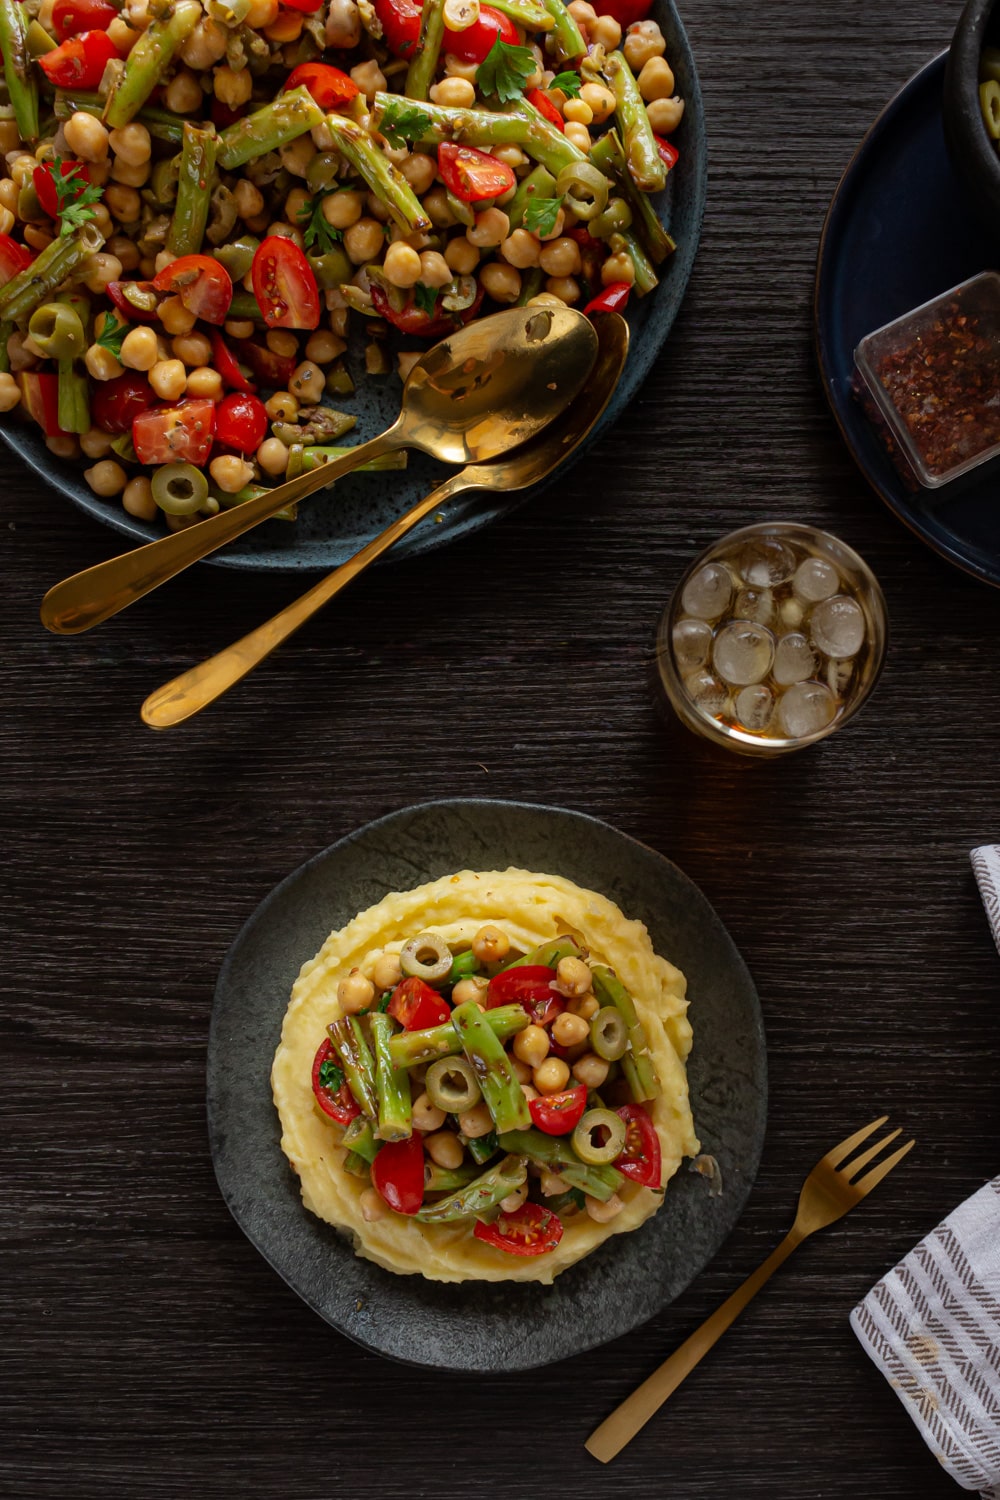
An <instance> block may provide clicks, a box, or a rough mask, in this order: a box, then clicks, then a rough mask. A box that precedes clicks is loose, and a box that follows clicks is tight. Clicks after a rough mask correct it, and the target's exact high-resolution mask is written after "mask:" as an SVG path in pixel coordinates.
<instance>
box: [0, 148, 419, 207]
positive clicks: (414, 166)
mask: <svg viewBox="0 0 1000 1500" xmlns="http://www.w3.org/2000/svg"><path fill="white" fill-rule="evenodd" d="M399 170H400V171H401V172H402V174H403V176H404V177H405V178H406V180H407V182H408V183H409V184H410V187H411V188H412V189H413V191H414V192H415V193H416V194H417V196H418V197H419V196H420V194H421V193H426V192H427V191H428V189H429V188H430V185H431V183H432V182H433V181H434V178H435V176H436V175H437V168H436V166H435V165H434V161H433V159H432V158H431V157H429V156H427V155H426V154H425V153H424V152H422V151H414V152H412V154H411V155H410V156H408V157H407V158H406V160H405V161H404V162H403V163H402V164H401V165H400V168H399ZM15 206H16V205H15Z"/></svg>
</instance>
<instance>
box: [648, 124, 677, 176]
mask: <svg viewBox="0 0 1000 1500" xmlns="http://www.w3.org/2000/svg"><path fill="white" fill-rule="evenodd" d="M653 140H654V141H655V142H656V149H657V151H659V153H660V160H661V161H662V162H664V163H665V164H666V166H667V168H668V170H669V168H670V167H675V166H676V165H677V162H678V161H679V159H680V154H681V153H680V152H679V151H678V149H677V147H676V146H672V145H671V144H670V142H669V141H665V140H664V139H663V137H662V135H657V134H656V132H655V131H654V132H653Z"/></svg>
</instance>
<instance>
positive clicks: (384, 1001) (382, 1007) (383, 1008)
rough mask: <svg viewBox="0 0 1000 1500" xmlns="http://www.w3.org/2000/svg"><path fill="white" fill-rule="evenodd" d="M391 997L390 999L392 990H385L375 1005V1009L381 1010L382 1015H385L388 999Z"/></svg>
mask: <svg viewBox="0 0 1000 1500" xmlns="http://www.w3.org/2000/svg"><path fill="white" fill-rule="evenodd" d="M391 999H392V990H386V992H385V994H384V995H383V996H382V998H381V1000H380V1001H379V1003H378V1004H377V1005H376V1007H375V1009H376V1010H377V1011H381V1013H382V1014H383V1015H385V1013H386V1011H387V1010H388V1009H389V1001H390V1000H391Z"/></svg>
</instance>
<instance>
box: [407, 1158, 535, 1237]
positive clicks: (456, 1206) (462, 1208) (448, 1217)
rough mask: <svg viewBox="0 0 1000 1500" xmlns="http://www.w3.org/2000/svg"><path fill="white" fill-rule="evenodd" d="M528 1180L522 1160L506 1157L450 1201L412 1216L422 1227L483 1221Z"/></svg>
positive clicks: (447, 1199)
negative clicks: (466, 1221)
mask: <svg viewBox="0 0 1000 1500" xmlns="http://www.w3.org/2000/svg"><path fill="white" fill-rule="evenodd" d="M527 1177H528V1169H527V1167H526V1166H525V1165H524V1162H523V1161H520V1160H518V1158H517V1157H516V1156H505V1157H504V1159H503V1161H501V1162H498V1163H497V1165H496V1166H495V1167H491V1168H490V1170H489V1171H488V1172H484V1173H483V1175H482V1176H481V1177H476V1178H474V1179H473V1181H472V1182H470V1183H469V1184H468V1185H467V1186H466V1187H463V1188H459V1190H458V1192H456V1193H452V1195H451V1197H450V1198H442V1199H441V1201H440V1202H439V1203H429V1204H428V1205H427V1206H426V1207H425V1208H422V1209H420V1211H419V1213H416V1214H414V1216H413V1217H414V1218H415V1219H419V1221H420V1222H421V1224H452V1223H454V1222H455V1221H456V1220H458V1219H481V1218H483V1217H484V1215H486V1214H488V1213H489V1212H490V1210H491V1209H494V1208H496V1207H498V1205H499V1204H500V1203H502V1202H503V1200H504V1198H506V1197H507V1196H508V1194H509V1193H512V1192H513V1191H514V1189H515V1188H519V1187H520V1186H521V1184H522V1182H526V1181H527Z"/></svg>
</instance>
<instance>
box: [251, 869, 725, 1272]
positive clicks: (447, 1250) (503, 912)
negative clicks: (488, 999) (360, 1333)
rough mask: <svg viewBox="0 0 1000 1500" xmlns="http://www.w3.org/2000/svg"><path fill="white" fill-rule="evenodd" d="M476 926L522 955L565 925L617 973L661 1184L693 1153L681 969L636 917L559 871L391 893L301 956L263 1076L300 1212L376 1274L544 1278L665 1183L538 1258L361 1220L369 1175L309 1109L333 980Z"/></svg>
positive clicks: (645, 1205)
mask: <svg viewBox="0 0 1000 1500" xmlns="http://www.w3.org/2000/svg"><path fill="white" fill-rule="evenodd" d="M485 923H494V924H496V925H497V926H498V927H500V928H502V929H503V931H504V932H506V933H507V935H508V936H509V938H510V940H511V943H512V945H513V946H514V947H515V948H517V949H518V950H519V951H521V952H528V951H529V950H530V949H532V948H535V947H537V946H538V945H539V944H540V943H543V942H546V941H547V940H549V939H551V938H554V937H556V936H559V935H561V934H564V933H565V934H571V935H572V936H574V937H575V938H576V939H577V940H578V942H579V943H580V944H581V946H582V947H583V948H585V949H586V950H588V952H589V956H590V958H591V960H593V961H594V962H597V963H603V964H608V965H610V966H611V967H612V968H613V969H614V970H615V971H616V973H617V974H618V976H619V978H620V979H621V981H622V983H623V984H624V985H625V986H626V988H627V989H628V990H629V991H630V992H631V994H632V996H633V998H634V1001H635V1006H636V1010H637V1012H638V1014H639V1018H640V1020H641V1021H642V1024H643V1026H644V1028H645V1031H646V1037H647V1040H648V1043H649V1051H650V1054H651V1056H652V1059H653V1062H654V1065H655V1067H656V1072H657V1076H658V1078H659V1081H660V1085H661V1093H660V1096H659V1098H657V1099H655V1100H653V1101H652V1102H650V1103H648V1104H647V1105H646V1108H647V1109H648V1110H649V1112H650V1114H651V1116H652V1118H653V1121H654V1124H655V1126H656V1130H657V1134H658V1135H659V1139H660V1146H661V1149H662V1153H663V1183H664V1184H665V1183H666V1182H667V1181H668V1180H669V1178H670V1177H672V1176H673V1174H674V1173H675V1172H676V1170H677V1168H678V1166H679V1164H680V1161H681V1159H682V1157H685V1156H693V1155H695V1154H696V1152H697V1151H698V1149H699V1146H698V1140H697V1137H696V1135H695V1130H694V1122H693V1120H692V1118H691V1109H690V1105H689V1102H688V1087H687V1076H686V1074H685V1068H684V1064H685V1060H686V1058H687V1056H688V1053H689V1052H690V1050H691V1026H690V1024H689V1022H688V1020H687V1000H686V998H685V981H684V976H683V974H682V973H681V972H680V970H678V969H675V968H674V967H673V965H672V964H670V963H668V962H667V961H666V959H663V958H660V957H659V956H658V955H657V954H656V953H654V951H653V947H652V944H651V942H650V939H649V934H648V932H647V931H646V928H645V927H644V926H643V924H642V923H641V922H636V921H631V920H629V919H628V918H627V917H626V916H625V915H624V914H623V913H622V912H621V911H620V910H619V909H618V907H617V906H615V904H614V903H613V902H611V901H609V900H607V898H606V897H604V896H600V895H598V894H596V893H595V892H594V891H588V890H583V889H581V888H580V887H579V886H576V885H573V884H572V883H571V882H570V881H568V880H564V879H562V878H561V877H559V876H556V875H539V874H534V873H531V872H529V871H527V870H516V869H509V870H504V871H490V872H480V873H475V872H473V871H469V870H465V871H462V872H461V873H460V874H457V875H447V876H444V877H442V878H441V879H440V880H435V881H431V882H430V883H429V884H427V885H422V886H419V887H418V888H417V889H415V890H412V891H404V892H395V893H392V894H390V895H388V896H386V897H385V898H384V899H383V900H382V901H380V902H379V903H378V904H377V905H376V906H372V907H369V909H368V910H367V911H364V912H362V913H361V914H360V915H359V916H357V917H355V918H354V919H353V921H351V922H348V924H347V926H346V927H344V928H343V929H342V930H341V931H339V932H334V933H332V934H331V936H330V937H329V938H327V940H326V942H325V943H324V944H323V947H322V948H321V949H320V951H319V953H318V954H317V955H316V957H315V958H313V959H311V960H310V961H309V962H308V963H306V964H304V965H303V967H302V971H301V973H300V975H299V978H298V980H297V981H296V983H295V986H294V988H293V990H292V998H291V1003H290V1004H289V1007H288V1011H287V1013H286V1015H285V1021H284V1025H283V1027H282V1033H281V1042H280V1045H279V1046H278V1050H277V1052H276V1053H275V1057H274V1065H273V1068H272V1073H271V1082H272V1087H273V1091H274V1102H275V1105H276V1106H277V1109H278V1114H279V1116H280V1118H281V1126H282V1139H281V1145H282V1149H283V1151H284V1152H285V1154H286V1156H287V1157H288V1159H289V1162H290V1163H291V1166H292V1169H293V1171H295V1172H296V1173H297V1174H298V1176H299V1180H300V1184H301V1190H302V1201H303V1203H304V1204H305V1206H306V1208H307V1209H309V1210H310V1212H312V1213H314V1214H317V1215H318V1216H319V1217H320V1218H321V1219H325V1220H326V1221H327V1222H328V1223H330V1224H333V1225H335V1226H336V1227H337V1228H338V1229H340V1230H342V1231H344V1232H345V1233H347V1234H349V1235H350V1236H351V1237H352V1238H353V1241H354V1247H355V1250H356V1251H357V1253H358V1255H361V1256H364V1257H366V1258H367V1259H368V1260H373V1261H376V1262H377V1263H378V1264H379V1265H380V1266H384V1267H385V1268H386V1270H389V1271H395V1272H396V1273H398V1274H399V1275H416V1274H420V1275H423V1276H426V1277H428V1278H430V1279H431V1280H433V1281H467V1280H480V1281H541V1282H551V1281H552V1280H553V1278H554V1277H555V1276H557V1275H558V1274H559V1272H560V1271H563V1270H565V1269H566V1267H567V1266H569V1265H572V1264H573V1262H574V1261H577V1260H579V1259H580V1257H581V1256H584V1255H587V1254H589V1253H590V1251H591V1250H593V1249H595V1248H596V1247H597V1246H598V1245H600V1244H602V1243H603V1242H604V1240H606V1239H608V1238H609V1237H610V1236H611V1235H613V1234H622V1233H625V1232H626V1231H628V1230H630V1229H635V1228H636V1227H637V1226H638V1225H639V1224H641V1223H643V1221H644V1220H645V1219H648V1218H649V1217H650V1215H652V1214H654V1213H655V1212H656V1210H657V1209H658V1208H659V1206H660V1204H661V1202H662V1190H660V1191H658V1190H656V1189H654V1188H646V1187H640V1186H639V1185H638V1184H636V1183H633V1182H626V1184H625V1185H624V1187H622V1188H621V1189H620V1190H619V1196H620V1197H621V1198H622V1199H623V1201H624V1204H625V1206H624V1208H623V1209H622V1210H621V1212H620V1213H619V1214H618V1215H617V1216H616V1217H615V1218H613V1219H611V1220H610V1221H609V1222H608V1223H604V1224H598V1223H596V1222H594V1220H592V1219H591V1218H590V1217H589V1216H588V1215H587V1214H586V1213H580V1214H577V1215H574V1216H573V1217H572V1218H571V1219H570V1220H569V1221H568V1222H567V1223H566V1225H565V1230H564V1233H563V1236H562V1240H561V1241H560V1243H559V1244H558V1245H557V1246H556V1248H555V1249H554V1250H552V1251H550V1252H549V1253H548V1254H545V1255H539V1256H535V1257H524V1258H522V1257H518V1256H514V1255H509V1254H506V1253H505V1252H504V1251H501V1250H498V1249H496V1248H494V1247H493V1246H491V1245H486V1244H484V1243H482V1242H481V1241H480V1240H477V1239H475V1238H474V1237H473V1234H472V1224H471V1222H469V1221H465V1222H462V1223H457V1224H440V1225H430V1224H421V1223H418V1222H417V1221H416V1220H415V1219H413V1218H406V1217H403V1216H401V1215H399V1214H395V1213H386V1215H385V1217H384V1218H381V1219H378V1220H376V1221H375V1222H373V1223H367V1222H366V1221H365V1219H364V1217H363V1215H362V1211H361V1203H360V1200H361V1197H362V1194H363V1193H364V1191H365V1183H364V1182H363V1181H361V1180H360V1179H358V1178H356V1177H352V1176H350V1175H349V1174H348V1173H347V1172H345V1171H344V1170H343V1167H342V1165H341V1164H342V1161H343V1157H344V1152H343V1149H342V1148H341V1147H340V1146H339V1145H338V1144H337V1142H338V1140H339V1137H340V1131H339V1130H338V1129H337V1128H336V1127H335V1126H333V1125H331V1123H330V1122H329V1121H326V1120H325V1119H324V1118H323V1116H322V1115H321V1113H320V1111H319V1110H318V1109H317V1108H316V1107H315V1104H314V1098H313V1093H312V1084H311V1069H312V1062H313V1057H314V1055H315V1053H316V1049H317V1047H318V1046H319V1044H320V1043H321V1042H322V1040H323V1038H324V1036H325V1035H326V1026H327V1024H328V1023H329V1022H330V1021H332V1020H334V1019H335V1018H336V1017H337V1016H338V1015H340V1013H341V1012H340V1007H339V1006H338V1003H337V986H338V983H339V981H340V980H341V979H343V978H344V977H345V976H346V975H347V974H348V973H349V972H350V971H351V969H352V968H355V967H357V966H359V967H361V969H362V970H363V971H364V972H365V973H366V974H367V975H369V976H370V975H371V973H372V969H373V967H374V964H375V961H376V960H377V959H378V957H379V956H380V955H381V954H382V953H383V952H388V953H398V952H399V949H400V948H401V947H402V945H403V943H404V942H405V941H406V940H407V939H408V938H412V937H414V936H415V935H416V934H417V933H419V932H423V931H431V932H434V933H437V934H439V935H440V936H441V937H443V938H444V939H445V941H446V942H447V943H448V944H449V945H451V946H455V945H456V944H465V945H466V946H468V944H469V943H470V942H471V940H472V938H473V936H474V935H475V933H476V932H477V931H478V929H479V928H480V927H482V926H483V925H484V924H485ZM484 1170H485V1168H484Z"/></svg>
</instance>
